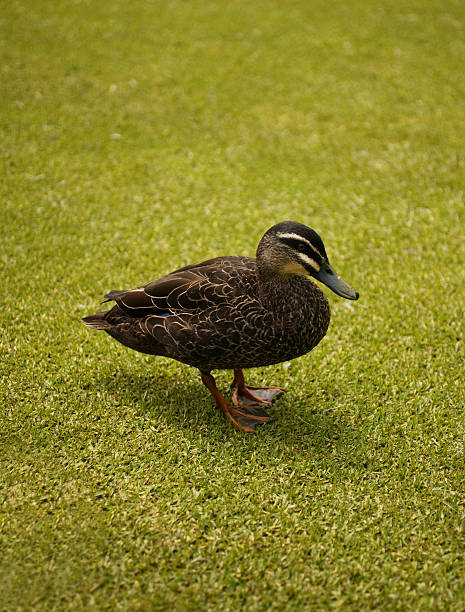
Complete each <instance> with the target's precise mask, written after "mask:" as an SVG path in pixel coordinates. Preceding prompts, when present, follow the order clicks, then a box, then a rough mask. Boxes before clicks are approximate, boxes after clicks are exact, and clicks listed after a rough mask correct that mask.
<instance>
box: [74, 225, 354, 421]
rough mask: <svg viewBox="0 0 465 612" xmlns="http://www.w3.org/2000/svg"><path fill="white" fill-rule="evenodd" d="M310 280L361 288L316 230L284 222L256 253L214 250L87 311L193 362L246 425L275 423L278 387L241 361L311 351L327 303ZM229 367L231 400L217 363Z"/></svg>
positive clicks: (347, 291)
mask: <svg viewBox="0 0 465 612" xmlns="http://www.w3.org/2000/svg"><path fill="white" fill-rule="evenodd" d="M313 279H316V280H317V281H319V282H321V283H323V284H324V285H326V286H327V287H328V288H329V289H331V290H332V291H333V292H334V293H336V294H337V295H339V296H341V297H343V298H345V299H348V300H357V299H358V298H359V294H358V292H357V291H356V290H355V289H354V288H353V287H351V286H350V285H349V284H348V283H346V282H345V281H344V280H343V279H342V278H341V277H340V276H339V275H338V274H336V272H335V271H334V269H333V268H332V266H331V265H330V263H329V259H328V256H327V254H326V250H325V247H324V244H323V241H322V239H321V238H320V236H319V235H318V233H317V232H316V231H315V230H314V229H311V228H310V227H307V226H306V225H304V224H302V223H298V222H296V221H282V222H280V223H277V224H276V225H273V226H272V227H271V228H269V229H268V230H267V231H266V232H265V234H264V235H263V237H262V238H261V240H260V242H259V244H258V247H257V251H256V256H255V257H254V258H253V257H244V256H234V255H228V256H223V257H215V258H213V259H208V260H206V261H202V262H200V263H196V264H191V265H188V266H185V267H183V268H180V269H178V270H175V271H174V272H171V273H169V274H167V275H165V276H162V277H161V278H158V279H156V280H154V281H151V282H149V283H148V284H145V285H141V286H138V287H136V288H135V289H129V290H112V291H110V292H109V293H107V294H106V295H105V296H104V303H105V302H113V303H114V305H113V307H112V308H111V309H110V310H107V311H105V312H98V313H96V314H93V315H90V316H87V317H84V318H83V319H82V321H83V322H84V324H85V325H86V326H87V327H89V328H91V329H97V330H103V331H105V332H106V333H107V334H109V335H110V336H111V337H112V338H114V339H115V340H117V341H118V342H120V343H121V344H123V345H124V346H127V347H129V348H131V349H133V350H135V351H139V352H141V353H146V354H149V355H160V356H163V357H168V358H171V359H175V360H177V361H180V362H182V363H185V364H188V365H189V366H192V367H194V368H197V369H198V370H199V372H200V376H201V380H202V382H203V384H204V385H205V387H206V388H207V389H208V391H209V392H210V393H211V395H212V396H213V398H214V400H215V402H216V405H217V406H218V407H219V408H220V409H221V410H222V412H223V413H224V415H225V417H226V418H227V419H228V420H229V421H230V422H231V423H232V424H233V425H234V427H235V428H236V429H237V430H239V431H241V432H244V433H251V432H255V431H256V430H257V427H258V426H261V425H264V424H267V423H270V422H271V421H273V420H274V419H273V417H272V416H270V414H269V413H268V412H267V410H269V408H270V407H271V405H272V403H273V401H274V400H275V399H276V398H277V397H278V396H279V395H280V394H281V393H282V392H283V391H284V389H283V388H282V387H278V386H276V387H274V386H273V387H254V386H249V385H247V384H246V383H245V378H244V373H243V370H245V369H249V368H256V367H262V366H269V365H272V364H276V363H281V362H287V361H289V360H291V359H295V358H297V357H300V356H302V355H305V354H307V353H308V352H309V351H311V350H312V349H313V348H315V347H316V346H317V345H318V343H319V342H320V341H321V340H322V338H323V337H324V336H325V334H326V332H327V329H328V326H329V322H330V308H329V302H328V299H327V298H326V296H325V294H324V292H323V291H322V290H321V288H320V287H319V286H318V285H317V283H315V282H314V280H313ZM223 369H226V370H233V372H234V375H233V381H232V384H231V389H232V396H231V401H228V400H227V398H226V397H225V395H224V394H223V393H222V392H221V391H220V390H219V388H218V387H217V385H216V381H215V378H214V377H213V375H212V371H213V370H223Z"/></svg>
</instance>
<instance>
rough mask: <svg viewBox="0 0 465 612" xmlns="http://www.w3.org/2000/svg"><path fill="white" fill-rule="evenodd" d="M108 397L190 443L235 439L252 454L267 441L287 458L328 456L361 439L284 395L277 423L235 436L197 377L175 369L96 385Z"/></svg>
mask: <svg viewBox="0 0 465 612" xmlns="http://www.w3.org/2000/svg"><path fill="white" fill-rule="evenodd" d="M100 380H101V384H102V386H103V387H105V389H106V392H107V393H108V394H109V395H111V396H113V397H114V402H115V403H117V404H119V405H126V406H127V405H131V406H132V407H134V408H136V410H138V411H140V413H141V414H144V415H145V416H146V417H147V418H149V419H153V420H154V421H158V422H160V421H163V422H164V424H165V425H166V426H167V427H168V428H177V429H182V430H183V432H184V433H185V434H186V435H187V436H188V437H197V438H198V436H199V435H200V436H202V437H203V436H205V437H207V436H208V439H209V441H210V442H212V441H214V440H216V441H217V442H222V443H223V442H224V441H225V440H226V439H231V437H233V436H237V437H239V438H240V439H241V440H243V443H242V445H241V446H243V444H250V446H251V449H254V448H256V446H257V444H258V445H263V443H264V441H265V440H266V444H267V445H268V444H269V442H270V441H272V440H273V441H275V442H276V443H279V445H280V446H281V447H282V446H283V445H284V447H285V449H287V450H288V451H289V452H292V453H296V452H309V451H311V452H322V453H324V454H327V453H331V452H332V449H333V447H334V445H336V444H337V445H341V444H342V445H344V443H345V440H348V439H350V441H351V442H353V440H354V439H359V437H360V436H359V433H360V432H356V431H354V425H353V424H352V423H350V422H349V421H348V420H347V419H346V418H344V416H343V415H342V414H341V413H340V412H338V413H337V414H335V413H334V412H332V411H331V410H328V409H327V408H326V409H325V410H319V409H318V406H312V397H311V394H310V396H308V397H304V398H302V393H301V392H296V391H294V392H293V391H292V390H290V391H288V392H286V393H284V394H283V396H281V397H280V398H279V399H278V400H277V401H275V402H274V404H273V406H272V408H271V409H270V410H269V412H270V414H271V415H272V416H273V417H275V420H274V421H273V422H272V423H271V424H269V425H265V426H263V427H260V428H259V429H258V430H257V433H256V434H242V433H239V432H237V431H235V430H234V429H233V427H232V425H231V424H230V423H229V422H228V421H227V420H226V419H225V418H224V417H223V415H222V413H221V411H220V410H219V409H218V408H217V407H216V406H215V402H214V400H213V398H212V397H211V395H210V394H209V393H208V391H207V390H206V389H205V387H204V386H203V384H202V382H201V381H200V377H197V372H196V371H194V370H192V372H191V371H189V370H185V369H183V368H177V369H176V371H175V372H173V371H171V370H169V371H167V370H165V369H163V368H160V369H158V370H157V371H156V372H153V371H151V372H145V373H134V371H131V372H128V371H126V370H125V369H124V368H123V369H119V370H117V371H115V372H114V373H112V374H111V375H108V376H107V377H105V378H103V379H100ZM226 380H227V379H226V378H225V377H224V376H221V375H220V377H219V380H218V386H219V387H220V388H221V390H222V391H223V392H224V393H225V394H227V392H228V391H229V389H228V384H227V382H226Z"/></svg>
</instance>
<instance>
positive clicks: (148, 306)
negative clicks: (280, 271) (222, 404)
mask: <svg viewBox="0 0 465 612" xmlns="http://www.w3.org/2000/svg"><path fill="white" fill-rule="evenodd" d="M106 298H107V299H112V300H114V301H115V302H116V305H115V306H114V307H113V309H112V310H110V311H108V312H107V313H102V315H101V317H102V320H103V321H104V323H105V326H104V327H103V328H104V329H105V331H107V332H108V333H109V334H110V335H111V336H113V337H114V338H115V339H116V340H118V341H119V342H121V343H122V344H125V345H126V346H129V347H131V348H133V349H135V350H138V351H140V352H144V353H150V354H155V355H164V356H167V357H171V358H173V359H177V360H178V361H182V362H184V363H187V364H189V365H192V366H195V367H197V368H199V369H200V370H201V371H202V372H209V371H211V370H213V369H222V368H231V369H241V368H249V367H255V366H264V365H270V364H273V363H278V362H280V361H285V360H288V359H292V358H294V357H298V356H299V355H302V354H305V353H307V352H308V351H309V350H311V349H312V348H313V347H314V346H315V345H316V344H318V342H319V341H320V340H321V338H322V337H323V336H324V334H325V333H326V329H327V327H328V323H329V306H328V302H327V300H326V297H325V296H324V294H323V292H322V291H321V290H320V289H319V288H318V287H317V286H316V285H315V284H314V283H312V282H311V281H310V280H308V279H307V278H305V277H304V276H297V275H293V276H291V277H289V278H280V279H278V281H276V280H275V279H272V280H271V281H270V280H261V279H260V277H259V273H258V270H257V263H256V259H254V258H247V257H218V258H215V259H211V260H208V261H205V262H202V263H200V264H194V265H191V266H187V267H186V268H182V269H180V270H177V271H175V272H172V273H171V274H168V275H167V276H164V277H162V278H160V279H158V280H155V281H153V282H151V283H148V284H147V285H144V286H141V287H137V288H136V289H132V290H129V291H112V292H110V293H109V294H108V295H107V296H106ZM94 327H95V325H94Z"/></svg>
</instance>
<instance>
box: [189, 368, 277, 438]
mask: <svg viewBox="0 0 465 612" xmlns="http://www.w3.org/2000/svg"><path fill="white" fill-rule="evenodd" d="M201 374H202V382H203V384H204V385H205V386H206V387H207V389H208V390H209V391H210V393H211V394H212V395H213V397H214V398H215V401H216V405H217V406H218V407H219V408H221V410H222V411H223V412H224V415H225V417H226V418H227V419H229V420H230V421H231V423H232V424H233V425H234V427H235V428H236V429H239V431H243V432H245V433H252V432H254V431H255V430H256V428H257V426H258V425H263V424H264V423H269V422H270V421H272V420H273V419H272V418H271V417H270V415H269V414H267V413H266V412H265V411H264V410H263V408H261V406H257V405H256V404H255V405H248V406H231V405H230V404H229V403H228V401H227V400H226V398H225V397H224V396H223V394H222V393H221V391H220V390H219V389H218V387H217V386H216V383H215V379H214V378H213V376H212V375H211V374H209V373H205V372H201Z"/></svg>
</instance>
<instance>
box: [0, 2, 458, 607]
mask: <svg viewBox="0 0 465 612" xmlns="http://www.w3.org/2000/svg"><path fill="white" fill-rule="evenodd" d="M0 25H1V28H2V34H1V47H0V50H1V54H2V64H1V74H2V87H1V94H0V95H1V98H2V113H1V115H0V126H1V142H2V151H3V180H2V182H1V186H0V189H1V211H0V218H1V228H2V239H1V242H2V248H1V264H2V265H1V289H2V292H1V306H2V307H1V314H0V317H1V347H2V359H1V362H0V368H1V371H2V409H1V411H0V414H1V416H0V431H1V445H2V447H1V450H0V456H1V462H0V487H1V505H0V550H1V555H0V609H1V610H8V611H9V610H24V611H26V610H28V611H29V610H89V609H96V610H168V609H169V610H173V609H174V610H206V609H209V610H216V609H218V610H237V609H243V610H252V611H253V610H327V609H332V610H339V609H341V610H362V609H377V610H422V611H423V610H452V611H456V612H458V611H463V610H464V609H465V532H464V526H465V486H464V482H465V452H464V439H465V417H464V414H465V411H464V405H465V390H464V386H465V385H464V373H463V370H464V310H465V299H464V285H465V269H464V261H465V240H464V227H465V206H464V192H465V191H464V190H465V153H464V140H465V129H464V128H465V84H464V65H465V7H464V4H463V2H462V0H456V1H452V0H426V1H425V0H399V1H398V2H394V3H392V2H388V1H387V0H376V1H375V0H345V1H344V2H340V1H336V2H335V3H328V2H322V1H321V0H311V1H309V2H304V1H303V0H289V1H288V2H284V1H280V2H279V1H277V0H269V1H266V2H265V1H264V0H257V1H254V2H246V1H245V0H232V1H231V2H220V1H219V0H216V1H213V0H203V1H202V2H200V1H198V0H192V1H190V2H186V1H183V0H169V1H168V2H159V1H152V2H150V1H148V0H147V1H143V0H134V1H132V2H122V1H119V0H115V1H113V2H109V3H101V2H96V1H95V0H82V1H79V0H76V1H74V2H71V1H70V2H58V1H51V0H50V1H45V2H40V3H39V2H32V1H29V2H27V1H26V0H15V1H12V2H10V3H7V4H5V6H4V7H3V10H2V19H1V24H0ZM284 219H294V220H297V221H300V222H303V223H306V224H308V225H310V226H312V227H314V228H315V229H317V231H318V232H319V233H320V234H321V235H322V237H323V239H324V241H325V245H326V247H327V251H328V254H329V257H330V260H331V261H332V263H333V265H334V267H335V268H336V270H337V271H338V272H339V273H340V274H341V275H342V276H343V277H344V278H345V279H346V280H347V281H348V282H349V283H350V284H352V285H353V286H354V287H356V288H357V289H358V290H359V291H360V294H361V299H360V300H359V302H356V303H348V302H346V301H344V300H342V299H340V298H337V297H336V296H333V295H331V296H329V298H330V301H331V308H332V313H333V316H332V323H331V326H330V329H329V331H328V335H327V336H326V338H325V339H324V340H323V342H322V343H321V344H320V345H319V346H318V347H317V348H316V349H315V350H314V351H313V352H312V353H310V354H309V355H307V356H305V357H302V358H300V359H298V360H295V361H293V362H291V363H287V364H281V365H278V366H274V367H270V368H264V369H262V370H259V369H258V370H252V371H250V372H249V374H248V380H249V381H250V384H257V383H265V384H278V385H282V386H285V387H286V388H287V390H288V392H287V393H286V394H285V396H284V397H283V398H282V399H280V400H279V402H277V403H276V404H275V407H274V409H273V413H274V415H275V416H276V417H277V421H276V422H275V423H273V424H272V425H271V426H269V427H267V428H266V429H265V428H262V429H261V430H260V431H259V432H258V434H257V435H249V436H246V435H243V434H240V433H239V432H236V431H235V430H234V429H233V428H232V427H231V426H230V424H229V423H228V422H227V421H226V420H225V419H224V418H223V416H222V415H221V414H220V413H219V412H218V411H217V410H216V408H215V407H214V405H213V402H212V399H211V397H210V396H209V394H208V393H207V392H206V390H205V389H204V388H203V386H202V384H201V382H200V379H199V376H198V373H197V372H196V371H194V370H193V369H191V368H189V367H187V366H183V365H181V364H178V363H176V362H170V361H168V360H166V359H162V358H150V357H147V356H144V355H140V354H136V353H133V352H131V351H130V350H128V349H125V348H123V347H121V346H120V345H118V344H117V343H116V342H114V341H112V340H111V339H110V338H109V337H108V336H107V335H105V334H103V333H91V332H90V331H89V330H87V329H86V328H85V327H84V326H83V325H82V324H81V323H80V318H81V317H82V316H84V315H87V314H91V313H93V312H95V311H96V310H98V309H99V302H100V300H101V298H102V295H103V294H104V293H105V292H107V291H108V290H109V289H116V288H131V287H134V286H136V285H138V284H141V283H143V282H146V281H149V280H152V279H153V278H156V277H157V276H160V275H162V274H163V273H166V272H169V271H170V270H172V269H175V268H177V267H180V266H183V265H186V264H188V263H191V262H195V261H200V260H202V259H206V258H209V257H213V256H216V255H219V254H244V255H253V254H254V252H255V248H256V244H257V242H258V240H259V238H260V236H261V235H262V234H263V232H264V231H265V230H266V229H267V228H268V227H269V226H270V225H272V224H273V223H275V222H278V221H282V220H284ZM229 379H230V373H229V372H220V373H218V381H219V383H220V384H221V385H222V386H223V388H225V387H226V385H227V383H228V381H229Z"/></svg>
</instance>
